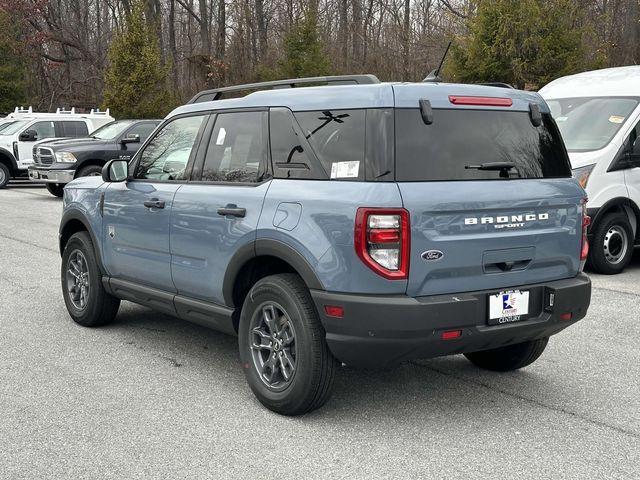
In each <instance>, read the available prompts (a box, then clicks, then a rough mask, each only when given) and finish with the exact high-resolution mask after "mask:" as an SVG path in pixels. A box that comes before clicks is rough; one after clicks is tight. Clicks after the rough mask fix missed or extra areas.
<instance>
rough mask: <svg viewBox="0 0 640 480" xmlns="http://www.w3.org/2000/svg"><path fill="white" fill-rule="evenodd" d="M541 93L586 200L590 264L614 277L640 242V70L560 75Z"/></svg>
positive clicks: (600, 271) (615, 69)
mask: <svg viewBox="0 0 640 480" xmlns="http://www.w3.org/2000/svg"><path fill="white" fill-rule="evenodd" d="M540 94H541V95H542V96H543V97H544V99H545V100H546V101H547V103H548V104H549V107H550V108H551V114H552V115H553V118H554V119H555V120H556V122H557V124H558V127H559V129H560V132H561V133H562V137H563V139H564V143H565V145H566V147H567V150H568V152H569V158H570V159H571V165H572V168H573V174H574V177H576V178H577V179H578V180H579V182H580V184H581V185H582V186H583V187H584V188H585V189H586V190H587V194H588V196H589V203H588V204H587V208H588V212H589V215H590V216H591V219H592V221H591V226H590V229H589V236H590V240H591V241H590V246H591V247H590V248H591V251H590V252H589V264H590V265H591V268H592V269H593V270H595V271H596V272H599V273H606V274H615V273H619V272H621V271H622V270H623V269H624V268H625V267H626V266H627V264H628V263H629V261H630V260H631V257H632V255H633V248H634V245H638V243H639V240H640V235H639V232H638V230H639V229H638V220H639V219H640V209H639V206H640V140H638V137H639V136H640V66H630V67H619V68H607V69H603V70H595V71H592V72H584V73H579V74H577V75H570V76H567V77H562V78H559V79H557V80H554V81H553V82H551V83H549V84H548V85H546V86H545V87H544V88H542V89H541V90H540Z"/></svg>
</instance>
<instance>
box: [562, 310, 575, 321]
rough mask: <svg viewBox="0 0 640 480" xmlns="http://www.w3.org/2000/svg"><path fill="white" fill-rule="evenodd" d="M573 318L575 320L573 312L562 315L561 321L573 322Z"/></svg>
mask: <svg viewBox="0 0 640 480" xmlns="http://www.w3.org/2000/svg"><path fill="white" fill-rule="evenodd" d="M572 318H573V315H572V313H571V312H567V313H562V314H560V320H571V319H572Z"/></svg>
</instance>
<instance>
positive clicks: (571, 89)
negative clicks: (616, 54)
mask: <svg viewBox="0 0 640 480" xmlns="http://www.w3.org/2000/svg"><path fill="white" fill-rule="evenodd" d="M540 94H541V95H542V96H543V97H544V98H549V99H551V98H577V97H627V96H630V97H638V96H640V66H638V65H632V66H628V67H616V68H604V69H602V70H593V71H590V72H583V73H577V74H575V75H569V76H566V77H562V78H558V79H557V80H554V81H553V82H550V83H548V84H547V85H545V86H544V87H543V88H542V89H540Z"/></svg>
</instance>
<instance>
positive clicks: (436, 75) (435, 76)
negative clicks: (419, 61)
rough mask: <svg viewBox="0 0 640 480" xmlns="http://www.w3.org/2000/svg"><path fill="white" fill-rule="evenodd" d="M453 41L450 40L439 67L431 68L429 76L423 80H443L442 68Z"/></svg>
mask: <svg viewBox="0 0 640 480" xmlns="http://www.w3.org/2000/svg"><path fill="white" fill-rule="evenodd" d="M451 43H452V42H449V45H447V49H446V50H445V51H444V55H442V60H440V65H438V68H436V69H435V70H431V72H430V73H429V75H427V78H425V79H424V80H422V81H423V82H432V83H436V82H441V81H442V78H440V70H441V69H442V65H443V64H444V60H445V58H447V53H449V48H451Z"/></svg>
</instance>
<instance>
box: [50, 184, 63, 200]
mask: <svg viewBox="0 0 640 480" xmlns="http://www.w3.org/2000/svg"><path fill="white" fill-rule="evenodd" d="M46 187H47V191H48V192H49V193H50V194H51V195H53V196H54V197H62V195H63V194H64V183H47V184H46Z"/></svg>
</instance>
